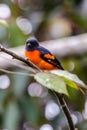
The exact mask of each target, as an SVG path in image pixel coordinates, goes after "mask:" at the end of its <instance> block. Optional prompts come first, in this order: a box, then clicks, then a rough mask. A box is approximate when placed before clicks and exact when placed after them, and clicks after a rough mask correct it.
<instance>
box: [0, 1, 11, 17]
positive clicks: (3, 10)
mask: <svg viewBox="0 0 87 130" xmlns="http://www.w3.org/2000/svg"><path fill="white" fill-rule="evenodd" d="M10 16H11V11H10V8H9V7H8V6H7V5H6V4H0V18H2V19H7V18H9V17H10Z"/></svg>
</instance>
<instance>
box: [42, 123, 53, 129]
mask: <svg viewBox="0 0 87 130" xmlns="http://www.w3.org/2000/svg"><path fill="white" fill-rule="evenodd" d="M40 130H53V128H52V126H51V125H49V124H44V125H42V126H41V128H40Z"/></svg>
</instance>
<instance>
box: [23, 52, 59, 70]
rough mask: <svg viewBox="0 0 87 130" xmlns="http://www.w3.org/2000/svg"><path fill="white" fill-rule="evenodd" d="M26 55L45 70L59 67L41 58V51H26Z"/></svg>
mask: <svg viewBox="0 0 87 130" xmlns="http://www.w3.org/2000/svg"><path fill="white" fill-rule="evenodd" d="M25 56H26V58H28V59H29V60H30V61H31V62H32V63H34V64H35V65H37V66H38V67H39V68H40V69H43V70H53V69H58V68H57V67H55V66H53V65H51V64H50V63H47V62H46V61H44V60H43V59H41V58H40V52H39V51H38V50H34V51H25Z"/></svg>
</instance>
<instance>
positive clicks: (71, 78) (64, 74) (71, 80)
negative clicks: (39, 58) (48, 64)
mask: <svg viewBox="0 0 87 130" xmlns="http://www.w3.org/2000/svg"><path fill="white" fill-rule="evenodd" d="M50 72H51V73H52V74H56V75H57V76H59V77H61V78H62V79H63V80H64V81H65V82H66V84H67V85H69V86H70V87H73V88H75V89H78V86H80V87H82V88H85V89H87V87H86V85H85V84H84V82H83V81H82V80H80V79H79V78H78V77H77V75H75V74H72V73H70V72H68V71H65V70H52V71H50Z"/></svg>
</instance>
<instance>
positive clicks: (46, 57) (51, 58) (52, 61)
mask: <svg viewBox="0 0 87 130" xmlns="http://www.w3.org/2000/svg"><path fill="white" fill-rule="evenodd" d="M41 58H42V59H43V60H45V61H46V62H48V63H50V64H52V65H54V66H56V67H57V68H58V69H62V70H64V69H63V67H62V66H61V63H60V62H59V60H57V59H56V57H55V56H53V55H52V54H49V53H47V54H42V55H41Z"/></svg>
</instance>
